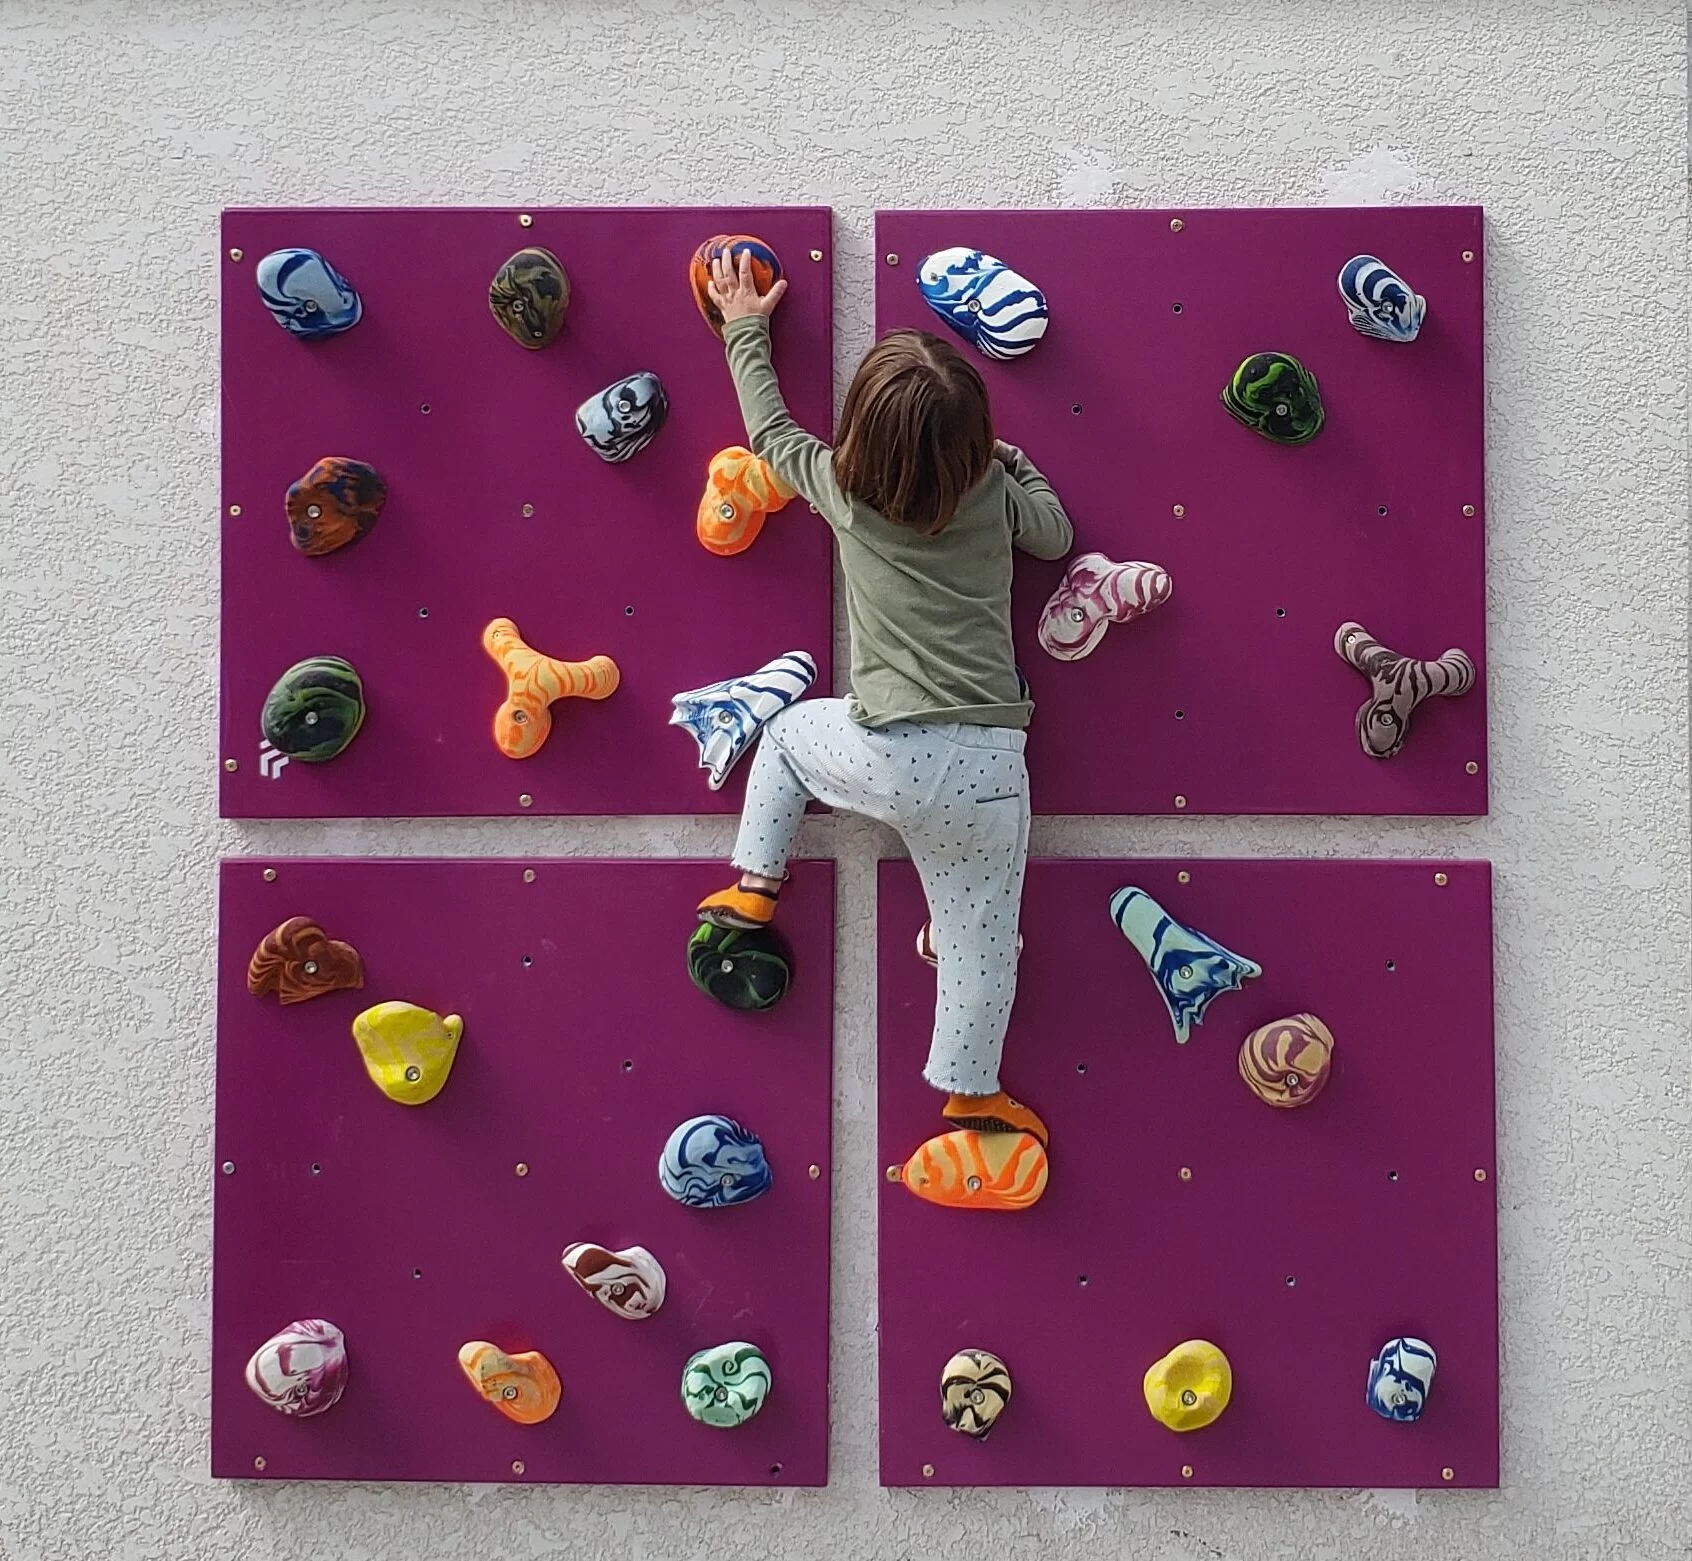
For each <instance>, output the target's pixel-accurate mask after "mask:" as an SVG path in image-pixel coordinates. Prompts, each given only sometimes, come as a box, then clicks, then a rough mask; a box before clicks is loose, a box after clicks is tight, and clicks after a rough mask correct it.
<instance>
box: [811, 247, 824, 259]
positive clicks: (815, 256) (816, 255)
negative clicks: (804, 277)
mask: <svg viewBox="0 0 1692 1561" xmlns="http://www.w3.org/2000/svg"><path fill="white" fill-rule="evenodd" d="M811 259H813V260H821V259H822V251H821V250H820V249H813V250H812V251H811Z"/></svg>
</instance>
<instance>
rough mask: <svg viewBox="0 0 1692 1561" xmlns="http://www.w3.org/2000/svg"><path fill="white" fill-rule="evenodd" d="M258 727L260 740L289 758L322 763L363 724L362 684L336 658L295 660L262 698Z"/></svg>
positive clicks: (303, 761)
mask: <svg viewBox="0 0 1692 1561" xmlns="http://www.w3.org/2000/svg"><path fill="white" fill-rule="evenodd" d="M259 724H260V726H261V727H262V728H263V730H264V740H265V741H266V742H267V743H270V744H271V745H272V746H273V747H275V748H277V749H279V750H280V751H281V752H283V753H285V754H287V756H288V757H289V758H290V759H298V760H299V761H300V762H301V763H302V764H322V763H324V761H325V760H328V759H333V758H334V757H335V756H336V755H337V754H338V753H341V752H343V751H344V750H345V749H346V747H347V745H348V744H349V743H350V742H351V741H352V740H353V738H355V737H356V736H357V735H358V729H359V727H361V726H362V725H364V684H363V682H362V681H361V680H360V678H359V675H358V673H356V672H355V671H354V670H353V668H352V664H351V663H350V662H347V661H343V660H342V659H341V658H340V657H339V656H312V657H310V658H308V659H307V660H305V661H296V662H295V663H294V665H293V666H291V667H289V668H288V670H287V671H286V672H284V673H283V674H282V676H281V677H280V678H278V679H277V680H276V687H275V688H273V689H271V691H270V693H269V695H268V696H267V697H266V699H265V701H264V714H263V715H262V716H261V717H260V718H259Z"/></svg>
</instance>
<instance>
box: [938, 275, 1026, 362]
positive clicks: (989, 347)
mask: <svg viewBox="0 0 1692 1561" xmlns="http://www.w3.org/2000/svg"><path fill="white" fill-rule="evenodd" d="M917 286H918V287H919V288H920V289H921V290H922V296H923V297H924V298H925V299H927V301H928V307H929V308H930V309H932V310H933V311H934V312H935V313H936V314H937V315H939V316H940V318H941V319H942V320H944V321H945V322H946V323H947V324H948V325H949V326H951V328H952V329H953V330H954V331H956V332H957V333H958V335H960V336H961V337H963V339H964V340H965V341H967V342H968V343H969V344H970V345H971V346H973V347H975V348H976V349H977V350H978V351H980V352H982V353H985V354H986V356H988V357H989V358H1001V359H1002V358H1020V357H1021V356H1022V355H1023V353H1025V352H1028V351H1030V350H1031V349H1032V348H1033V346H1034V344H1035V342H1037V341H1039V339H1040V338H1041V337H1042V336H1044V335H1045V334H1046V295H1045V294H1044V293H1042V292H1041V291H1040V289H1039V288H1037V287H1036V286H1035V285H1034V284H1033V283H1032V282H1030V281H1029V280H1028V278H1027V277H1025V276H1022V275H1020V274H1019V273H1017V272H1015V271H1013V270H1011V268H1010V267H1009V266H1007V265H1006V264H1005V263H1004V261H1002V260H995V259H994V258H993V256H991V255H986V254H983V253H982V252H981V251H980V250H979V249H939V250H936V251H935V252H934V253H933V254H932V255H930V256H929V257H928V258H927V259H926V260H924V261H923V263H922V264H921V265H920V266H918V267H917Z"/></svg>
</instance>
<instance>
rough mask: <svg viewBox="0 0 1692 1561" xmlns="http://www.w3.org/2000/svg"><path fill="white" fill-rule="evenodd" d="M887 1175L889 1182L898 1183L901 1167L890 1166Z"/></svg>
mask: <svg viewBox="0 0 1692 1561" xmlns="http://www.w3.org/2000/svg"><path fill="white" fill-rule="evenodd" d="M886 1175H887V1179H888V1181H890V1182H896V1181H898V1180H899V1167H898V1166H896V1165H890V1166H888V1167H887V1172H886Z"/></svg>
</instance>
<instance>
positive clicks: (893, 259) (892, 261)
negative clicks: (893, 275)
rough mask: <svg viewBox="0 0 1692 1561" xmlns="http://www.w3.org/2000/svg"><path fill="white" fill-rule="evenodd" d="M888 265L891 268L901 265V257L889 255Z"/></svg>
mask: <svg viewBox="0 0 1692 1561" xmlns="http://www.w3.org/2000/svg"><path fill="white" fill-rule="evenodd" d="M887 263H888V265H890V266H896V265H898V263H899V257H898V256H897V255H889V256H888V257H887Z"/></svg>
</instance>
